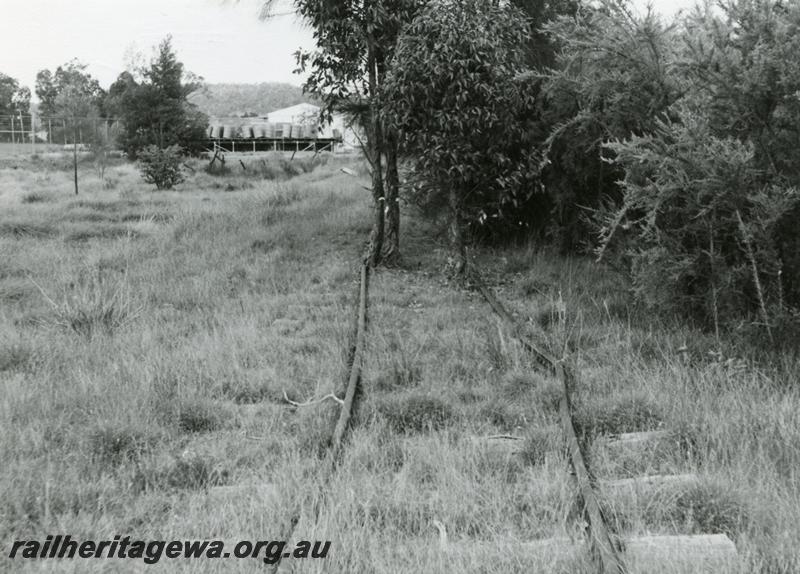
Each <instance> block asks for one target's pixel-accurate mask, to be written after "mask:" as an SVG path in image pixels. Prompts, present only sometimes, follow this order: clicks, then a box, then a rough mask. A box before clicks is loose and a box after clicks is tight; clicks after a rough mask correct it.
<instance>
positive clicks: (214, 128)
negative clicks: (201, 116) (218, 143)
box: [211, 125, 222, 140]
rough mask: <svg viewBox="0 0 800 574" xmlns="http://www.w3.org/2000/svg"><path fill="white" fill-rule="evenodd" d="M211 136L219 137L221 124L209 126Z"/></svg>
mask: <svg viewBox="0 0 800 574" xmlns="http://www.w3.org/2000/svg"><path fill="white" fill-rule="evenodd" d="M211 137H212V138H213V139H215V140H216V139H219V138H221V137H222V126H220V125H215V126H211Z"/></svg>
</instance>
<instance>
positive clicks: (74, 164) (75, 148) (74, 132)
mask: <svg viewBox="0 0 800 574" xmlns="http://www.w3.org/2000/svg"><path fill="white" fill-rule="evenodd" d="M76 124H77V121H76V120H75V119H74V118H73V123H72V167H73V171H74V174H75V195H78V128H77V126H76Z"/></svg>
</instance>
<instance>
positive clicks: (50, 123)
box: [0, 114, 118, 153]
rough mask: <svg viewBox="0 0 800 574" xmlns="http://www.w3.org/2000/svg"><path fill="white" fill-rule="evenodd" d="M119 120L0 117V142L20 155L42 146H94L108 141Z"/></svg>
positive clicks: (36, 116) (20, 115)
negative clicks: (9, 146)
mask: <svg viewBox="0 0 800 574" xmlns="http://www.w3.org/2000/svg"><path fill="white" fill-rule="evenodd" d="M117 125H118V120H117V119H116V118H101V117H75V118H67V117H61V116H39V115H36V114H17V115H7V116H2V115H0V143H3V144H7V145H8V144H10V145H11V147H12V149H14V150H15V151H19V152H25V151H31V152H34V153H35V152H36V150H37V147H41V146H70V147H71V146H73V145H75V144H78V145H79V146H91V145H94V144H98V143H103V142H109V141H110V139H111V137H112V136H113V133H114V131H115V128H116V126H117Z"/></svg>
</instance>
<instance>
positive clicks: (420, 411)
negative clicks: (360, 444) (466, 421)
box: [377, 394, 456, 434]
mask: <svg viewBox="0 0 800 574" xmlns="http://www.w3.org/2000/svg"><path fill="white" fill-rule="evenodd" d="M377 410H378V412H379V413H380V414H381V415H382V416H383V417H384V419H386V422H387V423H388V424H389V426H391V427H392V428H393V429H394V430H395V431H396V432H398V433H401V434H413V433H421V432H425V431H437V430H441V429H443V428H444V427H446V426H447V424H448V423H450V422H451V421H453V420H454V419H455V418H456V413H455V411H454V410H453V407H451V406H450V405H449V404H448V403H446V402H445V401H443V400H442V399H440V398H438V397H433V396H429V395H417V394H414V395H407V396H404V397H391V398H388V399H384V400H382V401H381V402H380V403H378V407H377Z"/></svg>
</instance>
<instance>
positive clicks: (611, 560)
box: [470, 271, 627, 574]
mask: <svg viewBox="0 0 800 574" xmlns="http://www.w3.org/2000/svg"><path fill="white" fill-rule="evenodd" d="M470 280H471V281H472V283H473V285H474V286H475V287H476V288H477V290H478V291H479V292H480V294H481V295H482V296H483V298H484V299H485V300H486V302H487V303H488V304H489V306H490V307H491V308H492V310H493V311H494V312H495V314H497V316H498V317H500V318H501V319H502V320H503V321H505V322H506V323H507V324H508V326H509V327H510V328H511V331H512V334H513V336H514V338H516V339H517V340H518V341H519V342H520V343H521V344H522V345H523V346H524V347H525V349H526V350H527V351H528V352H529V353H530V354H531V355H532V356H533V358H534V359H535V360H536V362H537V363H538V364H539V366H540V367H541V368H542V369H543V370H545V371H547V372H548V373H549V374H551V375H552V376H555V377H556V379H558V381H559V382H560V383H561V397H560V399H559V417H560V419H561V429H562V431H563V433H564V442H565V444H566V448H567V453H568V455H569V462H570V466H571V467H572V470H573V473H574V476H575V480H576V482H577V484H578V490H579V491H580V496H581V499H582V500H583V506H584V512H585V519H586V522H587V524H588V529H587V531H586V536H587V538H588V542H589V545H590V548H591V551H592V558H593V560H594V562H595V564H596V565H597V571H598V572H599V573H600V574H625V573H626V572H627V569H626V568H625V564H624V562H623V560H622V558H621V556H620V552H619V549H618V547H617V543H616V542H615V536H614V535H613V534H612V532H611V529H610V528H609V526H608V524H607V522H606V519H605V517H604V516H603V512H602V509H601V507H600V502H599V500H598V497H597V493H596V492H595V489H594V486H593V485H592V478H591V475H590V474H589V469H588V467H587V465H586V458H585V456H584V454H583V452H582V450H581V446H580V442H579V441H578V436H577V434H576V432H575V424H574V422H573V418H572V404H571V401H570V393H571V388H572V384H573V382H574V377H573V375H572V373H571V371H570V370H569V368H568V367H567V365H565V364H564V361H563V360H559V359H556V358H555V357H553V356H552V355H550V354H549V353H547V352H546V351H544V350H542V349H540V348H539V347H537V346H536V345H535V344H534V343H533V342H532V341H530V340H529V339H528V338H527V337H525V335H524V334H523V332H522V330H521V329H520V327H519V324H518V323H517V321H516V320H514V317H513V316H512V315H511V313H509V312H508V310H507V309H506V308H505V307H504V306H503V304H502V303H501V302H500V301H499V300H498V299H497V297H495V295H494V293H493V292H492V291H491V289H489V288H488V287H487V286H486V284H485V283H484V282H483V280H482V279H481V277H480V275H479V274H478V273H477V272H475V271H473V272H472V273H471V274H470Z"/></svg>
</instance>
